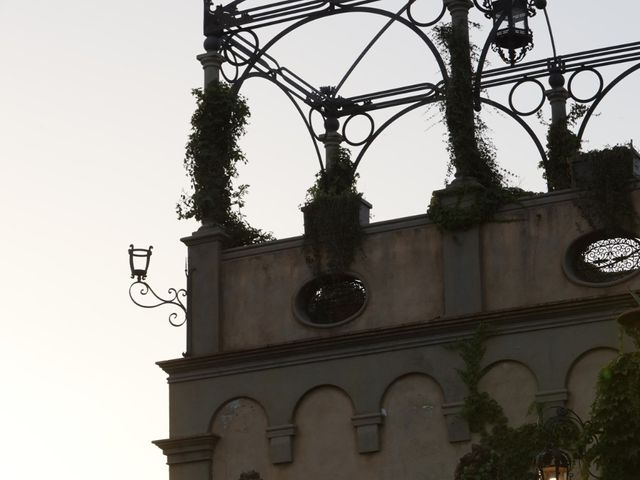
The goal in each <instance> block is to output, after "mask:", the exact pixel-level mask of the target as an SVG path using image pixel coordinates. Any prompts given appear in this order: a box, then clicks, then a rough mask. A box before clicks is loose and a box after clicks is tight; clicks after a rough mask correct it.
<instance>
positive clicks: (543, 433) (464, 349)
mask: <svg viewBox="0 0 640 480" xmlns="http://www.w3.org/2000/svg"><path fill="white" fill-rule="evenodd" d="M486 338H487V329H486V327H485V326H484V325H482V324H481V325H480V326H479V327H478V328H477V329H476V331H475V333H474V334H473V336H471V337H469V338H468V339H465V340H463V341H460V342H457V343H456V345H455V346H454V348H455V349H456V350H457V351H458V352H459V353H460V356H461V358H462V360H463V362H464V368H462V369H459V370H458V374H459V375H460V378H461V379H462V381H463V382H464V384H465V385H466V387H467V392H468V393H467V396H466V397H465V400H464V406H463V409H462V412H461V417H462V418H463V419H465V420H466V421H467V423H468V424H469V429H470V431H471V432H472V433H475V434H478V435H479V436H480V443H479V444H478V445H472V449H471V452H469V453H468V454H466V455H464V456H463V457H462V458H461V459H460V461H459V463H458V466H457V468H456V474H455V480H511V479H517V480H537V478H538V477H537V474H536V473H535V472H534V461H535V457H536V455H537V454H539V453H540V452H541V451H542V450H543V449H544V448H545V447H546V446H547V445H548V444H549V443H550V442H551V443H556V444H561V445H569V446H571V447H573V446H574V445H575V444H576V442H577V440H578V438H577V431H576V430H575V429H559V430H553V431H550V430H549V429H547V428H545V427H544V425H543V424H542V422H541V421H538V422H537V423H526V424H524V425H521V426H519V427H517V428H514V427H510V426H509V425H508V424H507V418H506V416H505V414H504V411H503V409H502V407H501V406H500V404H499V403H498V402H497V401H496V400H495V399H493V398H492V397H491V396H490V395H489V394H488V393H486V392H481V391H480V390H479V382H480V379H481V378H482V377H483V375H484V374H485V373H486V372H485V371H484V370H483V369H482V367H481V364H482V359H483V357H484V354H485V350H486V348H485V340H486ZM539 413H540V412H539Z"/></svg>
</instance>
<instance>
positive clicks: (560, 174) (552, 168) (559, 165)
mask: <svg viewBox="0 0 640 480" xmlns="http://www.w3.org/2000/svg"><path fill="white" fill-rule="evenodd" d="M585 113H586V107H585V106H584V105H581V104H577V103H574V104H573V105H572V106H571V110H570V112H569V113H568V114H567V118H565V119H562V120H556V121H555V122H551V123H550V124H548V125H547V124H546V123H545V122H542V123H543V124H544V125H547V127H548V130H547V162H546V163H544V162H542V161H541V162H540V164H539V166H540V168H542V169H543V175H542V176H543V177H544V178H545V179H546V180H547V184H548V186H549V191H552V192H553V191H557V190H564V189H566V188H571V186H572V181H571V178H572V174H571V165H572V164H573V162H575V161H576V160H577V158H578V154H579V153H580V146H581V142H580V139H579V138H578V136H577V135H576V134H575V133H574V132H573V130H572V127H575V124H576V122H577V121H578V119H580V118H581V117H582V116H584V114H585Z"/></svg>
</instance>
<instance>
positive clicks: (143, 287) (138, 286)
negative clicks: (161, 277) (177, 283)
mask: <svg viewBox="0 0 640 480" xmlns="http://www.w3.org/2000/svg"><path fill="white" fill-rule="evenodd" d="M136 293H137V295H135V294H136ZM168 293H169V298H162V297H160V296H158V294H156V292H154V291H153V289H152V288H151V287H150V286H149V284H148V283H147V282H144V281H141V280H137V281H135V282H133V283H132V284H131V286H130V287H129V298H131V301H132V302H133V303H135V304H136V305H137V306H139V307H142V308H156V307H160V306H162V305H173V306H175V307H178V308H179V309H180V310H182V314H183V315H184V316H183V317H182V319H181V320H180V321H177V319H178V313H176V312H172V313H171V314H170V315H169V323H170V324H171V325H173V326H174V327H181V326H182V325H184V324H185V322H186V321H187V306H186V300H187V291H186V290H185V289H184V288H181V289H179V290H176V289H175V288H170V289H169V290H168ZM147 295H149V297H148V298H151V300H152V301H153V300H154V299H155V300H156V301H157V302H156V303H153V304H149V305H145V304H144V303H141V302H140V301H138V300H136V298H135V297H136V296H139V297H140V298H147Z"/></svg>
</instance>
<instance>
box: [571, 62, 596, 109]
mask: <svg viewBox="0 0 640 480" xmlns="http://www.w3.org/2000/svg"><path fill="white" fill-rule="evenodd" d="M584 72H591V73H593V74H595V76H596V78H597V79H598V89H597V91H596V93H595V94H593V95H592V96H591V97H589V98H580V97H578V96H577V95H576V94H575V93H573V82H574V80H575V79H576V77H577V76H578V75H580V74H581V73H584ZM567 90H568V91H569V95H571V98H572V99H574V100H575V101H576V102H578V103H591V102H593V101H594V100H595V99H596V98H598V96H600V94H601V93H602V90H604V79H603V78H602V74H601V73H600V72H599V71H598V70H596V69H595V68H592V67H581V68H579V69H577V70H576V71H575V72H573V74H571V77H569V83H568V84H567Z"/></svg>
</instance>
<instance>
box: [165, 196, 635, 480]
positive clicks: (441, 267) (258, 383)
mask: <svg viewBox="0 0 640 480" xmlns="http://www.w3.org/2000/svg"><path fill="white" fill-rule="evenodd" d="M575 195H576V193H575V192H574V191H562V192H558V193H550V194H546V195H542V196H538V197H534V198H531V199H525V200H523V201H522V202H521V203H519V204H518V205H512V206H509V207H507V208H504V209H502V210H501V211H500V212H499V215H498V216H497V217H496V219H495V221H493V222H491V223H487V224H484V225H482V226H480V227H476V228H473V229H471V230H468V231H464V232H456V233H443V232H442V231H441V230H440V229H438V227H437V226H436V225H434V224H433V223H431V222H430V221H429V219H428V218H427V217H426V216H415V217H409V218H401V219H396V220H391V221H386V222H380V223H374V224H371V225H368V226H366V227H365V240H364V245H363V249H362V252H361V253H360V254H358V256H357V259H356V261H355V262H354V264H353V266H352V272H351V273H352V274H353V277H356V278H358V279H360V280H361V282H362V285H364V287H365V288H366V292H367V293H366V302H365V304H364V306H363V308H361V309H360V311H359V312H358V313H357V314H356V315H352V316H351V318H348V319H347V321H345V322H340V323H339V324H337V325H327V324H322V325H313V324H310V322H309V321H307V320H305V318H304V312H300V305H299V301H298V298H299V295H300V293H299V292H300V291H301V288H302V287H303V286H304V285H305V284H308V282H309V281H310V280H311V279H312V274H311V271H310V269H309V267H308V266H307V264H306V262H305V256H304V253H303V251H302V239H301V238H291V239H285V240H278V241H274V242H270V243H266V244H263V245H258V246H251V247H243V248H236V249H229V250H223V249H222V248H221V244H220V241H221V235H223V233H222V232H221V231H219V230H216V229H201V230H199V231H197V232H195V233H194V234H193V235H192V236H190V237H187V238H185V239H183V241H184V243H185V244H186V245H187V246H188V250H189V266H190V297H189V301H190V319H189V326H188V332H187V335H188V352H187V356H186V357H185V358H179V359H175V360H168V361H163V362H160V363H159V365H160V367H161V368H162V369H164V371H165V372H166V373H167V374H168V382H169V392H170V438H169V439H166V440H160V441H157V442H156V444H157V445H158V446H159V447H160V448H162V450H163V451H164V453H165V454H166V455H167V461H168V464H169V470H170V479H171V480H212V479H213V480H237V479H238V478H239V477H240V475H241V474H242V473H243V472H246V471H250V470H255V471H258V472H260V474H261V476H262V478H263V479H264V480H276V479H278V480H301V479H308V480H322V479H331V480H347V479H349V480H365V479H367V480H369V479H380V480H390V479H395V478H402V479H406V480H418V479H420V480H447V479H452V478H453V472H454V470H455V465H456V463H457V461H458V459H459V458H460V457H461V456H462V455H463V454H465V453H466V452H467V451H469V449H470V444H471V438H470V434H469V429H468V426H467V425H466V424H465V422H464V421H463V420H462V419H461V418H460V417H459V412H460V409H461V406H462V402H463V400H464V398H465V394H466V388H465V385H464V384H463V383H462V381H461V380H460V378H459V375H458V373H457V369H459V368H461V367H462V362H461V359H460V357H459V355H458V353H456V352H455V351H453V350H452V349H451V348H449V347H450V345H451V344H452V343H453V342H454V341H456V340H457V339H460V338H464V337H465V336H469V335H471V334H472V332H473V331H474V330H475V329H476V327H477V325H478V324H479V323H480V322H484V323H486V324H487V325H489V328H490V337H489V339H488V340H487V353H486V355H485V358H484V366H485V367H486V371H487V373H486V375H485V376H484V377H483V380H482V383H481V389H483V390H485V391H487V392H489V393H490V394H491V395H492V396H493V397H494V398H495V399H496V400H498V401H499V402H500V404H501V405H502V406H503V408H504V410H505V413H506V415H507V417H508V418H509V421H510V422H511V424H513V425H518V424H521V423H523V422H525V421H530V420H532V418H531V414H530V413H528V412H530V406H531V405H532V404H534V402H538V403H541V404H543V405H546V406H557V405H564V406H568V407H570V408H572V409H574V410H575V411H576V412H577V413H578V414H579V415H581V416H582V417H586V416H587V415H588V409H589V405H590V404H591V401H592V399H593V395H594V387H595V383H596V380H597V376H598V371H599V369H600V368H601V367H602V366H603V365H604V364H606V363H607V362H608V361H610V360H611V359H612V358H614V357H615V355H616V352H617V349H618V346H619V338H618V329H617V327H616V324H615V318H616V316H617V315H618V314H619V313H620V312H621V311H623V310H624V309H626V308H628V307H630V306H631V305H632V302H633V300H632V299H631V297H630V296H629V294H628V291H629V289H638V288H639V287H640V277H637V276H634V273H635V267H633V268H627V267H623V268H622V269H623V270H624V268H627V270H628V271H623V272H622V273H621V272H620V271H618V272H617V273H616V274H613V273H615V272H613V273H612V274H611V275H608V272H606V271H605V272H604V273H605V274H604V275H603V277H602V278H600V279H595V280H594V278H591V277H585V276H584V272H582V271H580V270H579V269H578V268H577V267H576V265H578V264H580V261H581V262H582V264H580V265H583V264H584V263H585V262H586V263H588V261H589V259H587V258H586V257H584V255H585V254H584V252H585V250H584V248H585V246H589V245H591V246H593V245H596V247H597V246H598V242H604V243H602V245H604V246H606V244H607V242H608V241H613V242H614V243H615V240H613V237H615V235H613V237H612V236H611V235H609V236H608V237H607V236H602V237H598V233H597V232H596V233H593V232H591V229H590V227H589V226H588V224H587V223H586V222H585V220H584V219H583V218H582V216H581V215H580V212H579V211H578V209H577V208H576V206H575V204H574V199H575ZM621 235H622V237H624V235H623V234H621ZM629 238H630V239H631V240H633V236H632V235H630V236H629ZM623 240H624V238H623ZM605 250H606V249H605ZM581 255H582V256H583V257H580V256H581ZM602 255H605V257H606V255H607V254H606V253H604V254H602ZM636 255H637V254H636ZM576 259H577V260H576ZM576 262H578V263H576ZM594 262H595V263H594V264H593V265H595V266H596V269H597V267H598V262H597V261H594ZM593 265H592V266H593Z"/></svg>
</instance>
